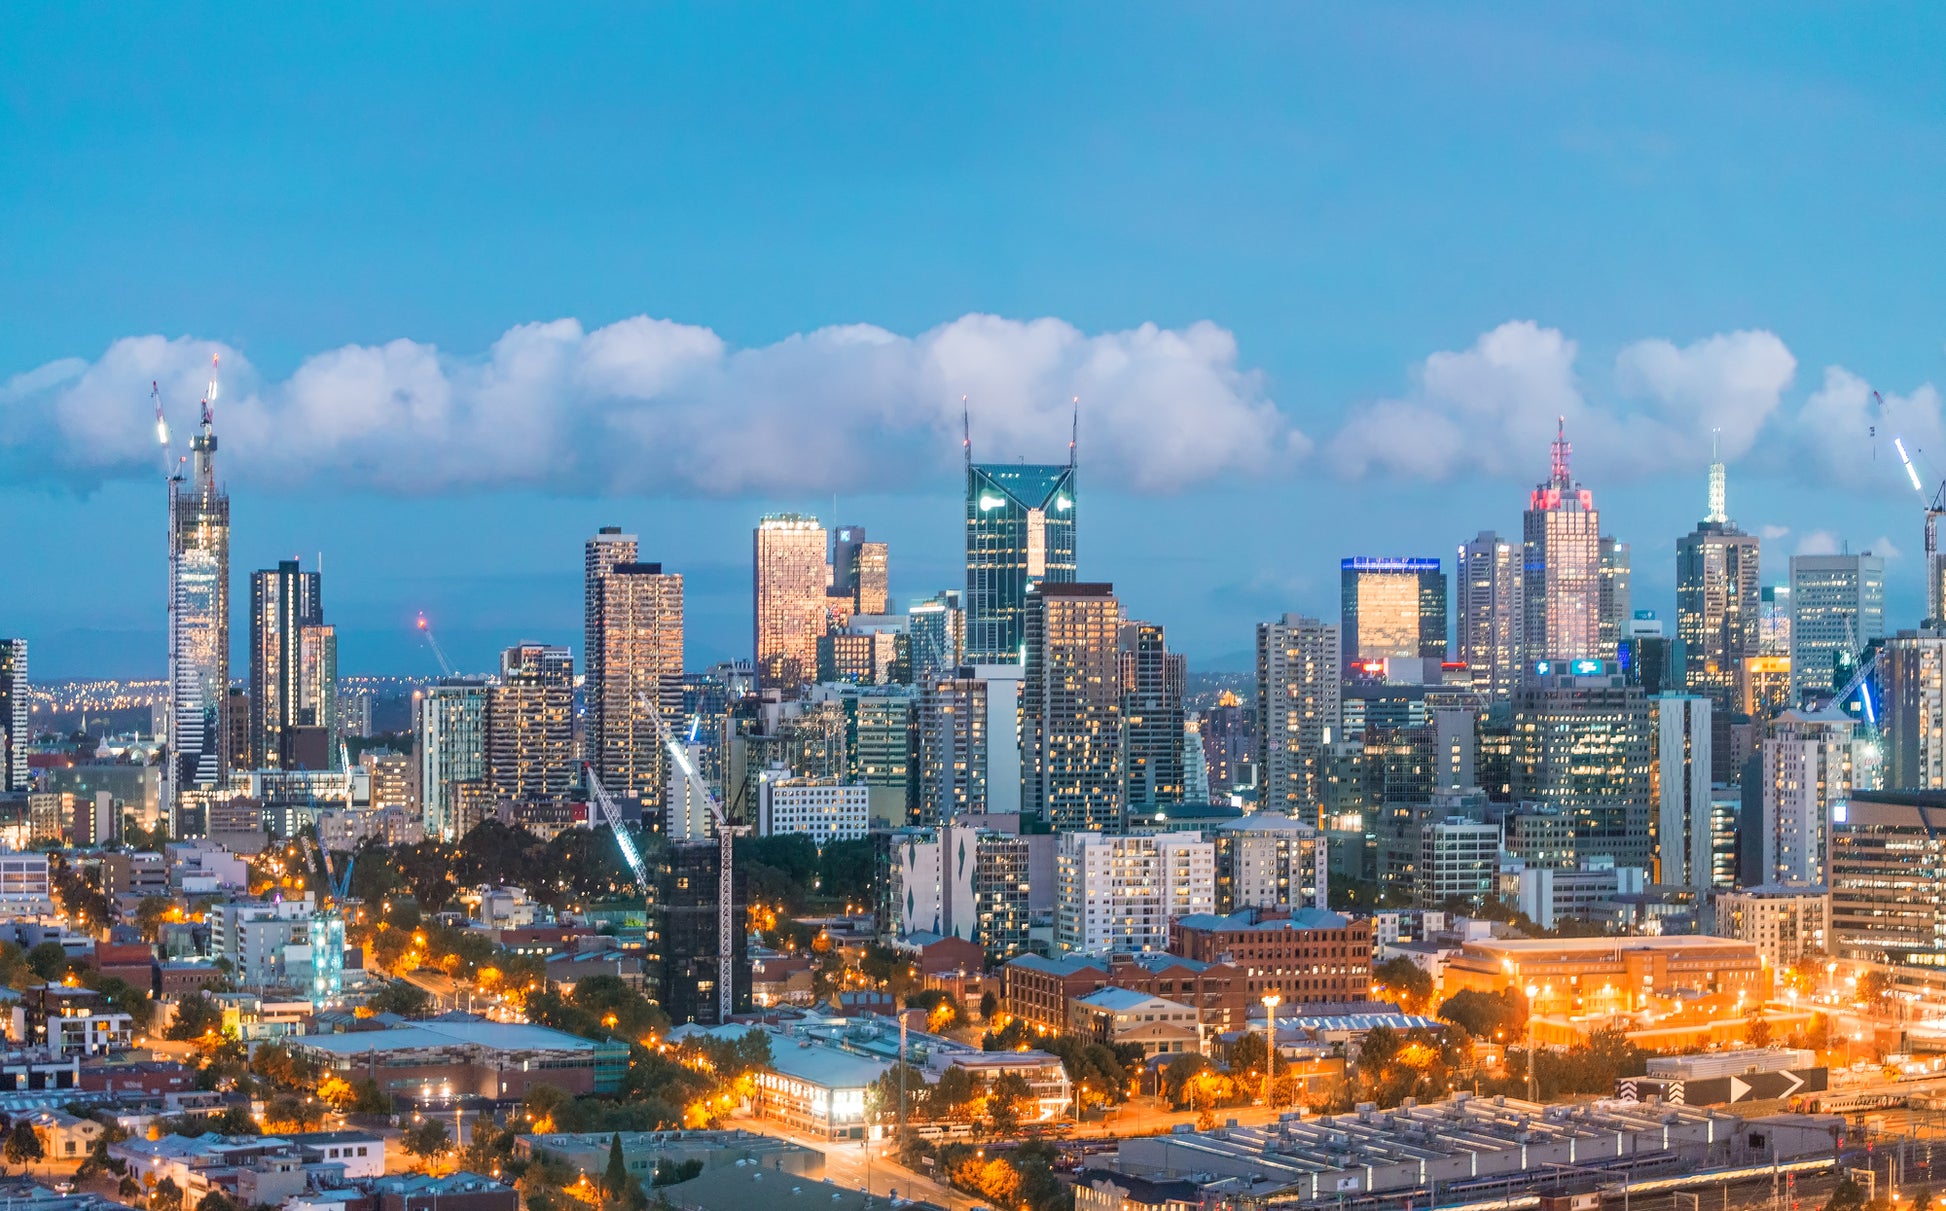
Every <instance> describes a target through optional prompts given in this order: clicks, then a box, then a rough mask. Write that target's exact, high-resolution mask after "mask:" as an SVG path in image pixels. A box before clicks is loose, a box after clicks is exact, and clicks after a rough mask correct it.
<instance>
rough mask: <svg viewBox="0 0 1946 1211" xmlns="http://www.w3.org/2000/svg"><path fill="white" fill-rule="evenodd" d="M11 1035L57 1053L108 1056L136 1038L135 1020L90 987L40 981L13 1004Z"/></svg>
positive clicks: (30, 1044) (33, 1045)
mask: <svg viewBox="0 0 1946 1211" xmlns="http://www.w3.org/2000/svg"><path fill="white" fill-rule="evenodd" d="M11 1037H13V1038H15V1039H18V1040H20V1041H22V1042H24V1043H26V1044H27V1045H29V1046H31V1047H38V1048H44V1049H45V1050H47V1051H50V1052H52V1053H54V1054H55V1055H106V1054H107V1053H108V1052H110V1051H115V1050H119V1049H121V1048H124V1047H127V1046H129V1045H130V1044H131V1043H133V1042H134V1041H135V1019H134V1018H132V1017H130V1016H129V1015H128V1014H125V1013H115V1012H112V1011H111V1009H110V1007H109V1001H108V998H106V997H104V996H102V995H101V994H100V993H98V992H94V991H91V990H90V989H86V988H71V987H68V986H66V985H62V984H41V985H37V986H36V987H33V988H29V989H28V990H27V991H26V992H24V993H22V994H21V996H20V1002H19V1003H18V1004H17V1005H15V1006H14V1027H13V1032H12V1035H11Z"/></svg>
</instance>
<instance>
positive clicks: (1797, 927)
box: [1711, 883, 1831, 971]
mask: <svg viewBox="0 0 1946 1211" xmlns="http://www.w3.org/2000/svg"><path fill="white" fill-rule="evenodd" d="M1711 932H1712V933H1714V934H1716V935H1717V936H1718V937H1724V938H1735V939H1737V940H1738V941H1740V942H1748V943H1750V944H1751V945H1752V946H1755V947H1756V948H1757V953H1758V954H1760V955H1762V956H1763V957H1764V961H1765V962H1767V963H1769V964H1770V966H1771V969H1772V970H1773V971H1785V970H1788V969H1789V968H1792V967H1795V966H1797V965H1798V964H1799V963H1801V962H1802V961H1803V960H1804V956H1805V955H1806V954H1812V953H1816V954H1829V953H1831V893H1830V892H1829V891H1827V890H1825V889H1824V888H1822V887H1809V886H1798V887H1786V886H1784V885H1782V884H1775V883H1773V884H1768V885H1765V886H1763V887H1747V888H1744V889H1743V890H1741V891H1731V892H1722V893H1719V894H1718V895H1717V897H1716V925H1715V928H1714V929H1712V930H1711Z"/></svg>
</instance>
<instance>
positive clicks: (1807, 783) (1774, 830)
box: [1744, 710, 1856, 883]
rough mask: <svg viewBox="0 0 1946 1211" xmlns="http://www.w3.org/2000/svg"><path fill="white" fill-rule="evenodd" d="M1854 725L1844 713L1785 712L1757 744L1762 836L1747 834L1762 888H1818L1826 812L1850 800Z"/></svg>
mask: <svg viewBox="0 0 1946 1211" xmlns="http://www.w3.org/2000/svg"><path fill="white" fill-rule="evenodd" d="M1855 729H1856V724H1854V723H1853V722H1852V720H1851V717H1850V716H1848V715H1846V714H1845V713H1844V712H1843V711H1837V710H1822V711H1817V712H1804V711H1785V712H1784V713H1783V714H1782V715H1779V716H1778V717H1777V718H1776V719H1774V720H1772V721H1771V723H1770V726H1769V728H1768V729H1767V731H1766V734H1765V736H1764V739H1763V746H1762V779H1763V780H1762V782H1761V784H1760V790H1759V793H1760V795H1761V798H1762V804H1763V820H1762V826H1763V827H1762V833H1761V835H1760V836H1758V837H1755V838H1750V837H1746V838H1745V839H1744V840H1745V843H1746V844H1754V846H1755V847H1756V848H1757V849H1758V850H1759V852H1760V855H1761V857H1760V861H1761V863H1762V865H1761V867H1760V868H1759V869H1760V874H1761V877H1762V880H1763V881H1764V882H1765V883H1823V882H1824V881H1825V876H1826V872H1827V870H1828V869H1829V865H1828V864H1829V861H1830V856H1831V823H1832V820H1831V816H1832V808H1833V807H1834V806H1835V805H1837V804H1840V803H1844V802H1846V801H1847V800H1849V799H1850V798H1851V792H1852V789H1853V787H1854V785H1855V783H1854V781H1853V772H1854V770H1853V748H1854V732H1855Z"/></svg>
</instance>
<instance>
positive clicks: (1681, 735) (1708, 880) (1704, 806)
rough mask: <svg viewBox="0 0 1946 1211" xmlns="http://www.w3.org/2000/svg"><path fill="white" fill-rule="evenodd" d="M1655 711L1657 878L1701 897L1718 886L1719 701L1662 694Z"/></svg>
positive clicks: (1651, 702) (1651, 703) (1652, 703)
mask: <svg viewBox="0 0 1946 1211" xmlns="http://www.w3.org/2000/svg"><path fill="white" fill-rule="evenodd" d="M1649 706H1650V709H1651V710H1652V711H1654V713H1655V720H1656V746H1655V765H1654V767H1653V773H1654V778H1655V781H1654V787H1655V799H1656V826H1657V827H1656V843H1655V858H1654V865H1653V867H1652V870H1653V871H1654V874H1655V881H1656V882H1657V883H1660V884H1663V885H1664V886H1668V887H1685V888H1688V889H1689V890H1690V891H1691V892H1692V893H1694V894H1695V895H1696V896H1697V898H1698V900H1699V901H1700V900H1701V898H1702V896H1703V895H1704V893H1706V892H1708V890H1709V889H1710V888H1711V887H1713V886H1715V873H1714V871H1715V854H1714V849H1713V845H1714V837H1715V834H1714V833H1713V831H1712V815H1711V812H1712V808H1713V806H1714V800H1713V799H1712V798H1711V788H1712V787H1713V786H1714V782H1713V780H1712V775H1711V771H1712V770H1713V769H1714V761H1713V759H1712V756H1711V753H1712V751H1713V750H1712V748H1711V735H1712V727H1711V721H1712V718H1713V716H1714V713H1715V711H1716V709H1717V707H1716V702H1715V700H1713V699H1711V698H1707V697H1704V696H1702V695H1700V694H1662V695H1660V696H1658V697H1655V698H1651V699H1650V700H1649Z"/></svg>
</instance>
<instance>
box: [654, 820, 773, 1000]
mask: <svg viewBox="0 0 1946 1211" xmlns="http://www.w3.org/2000/svg"><path fill="white" fill-rule="evenodd" d="M721 855H722V848H721V847H720V846H719V845H718V844H717V842H716V841H714V840H711V841H693V842H677V843H672V844H666V845H661V846H657V847H655V849H654V850H652V851H651V853H650V854H649V855H648V857H649V862H650V865H651V867H652V869H653V870H654V872H655V883H656V886H655V894H654V898H653V901H652V903H651V904H650V905H649V947H650V952H651V954H655V953H656V952H657V950H658V948H659V950H660V957H661V962H660V964H659V967H660V973H661V974H660V977H659V980H660V995H659V999H660V1000H661V1002H662V1012H664V1013H666V1014H668V1015H669V1020H670V1021H671V1022H672V1023H674V1024H676V1025H678V1026H680V1025H682V1024H683V1023H685V1022H696V1023H699V1024H701V1025H704V1026H718V1025H721V1024H722V1018H721V1016H720V1014H721V998H720V996H719V992H718V990H719V988H720V987H721V985H720V983H719V981H720V980H721V978H722V977H721V967H722V960H721V957H720V956H719V954H718V948H719V937H718V931H717V926H718V919H719V918H718V915H717V894H718V893H717V889H718V886H719V880H718V873H719V868H720V862H721ZM739 865H740V864H739ZM748 886H749V883H748V879H747V877H746V876H745V874H744V872H743V871H742V870H741V869H740V868H738V867H736V866H733V868H732V871H731V888H732V890H731V897H730V898H731V911H732V913H733V917H732V919H733V920H734V921H735V922H736V926H737V928H735V930H734V931H733V936H732V940H731V947H732V950H731V962H730V968H731V971H732V973H733V982H732V984H731V1006H732V1010H731V1011H732V1012H733V1013H748V1012H749V1011H750V947H749V941H748V939H749V933H748V931H747V930H745V929H743V928H742V924H743V921H744V919H745V913H746V910H747V908H748V906H749V892H748Z"/></svg>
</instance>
